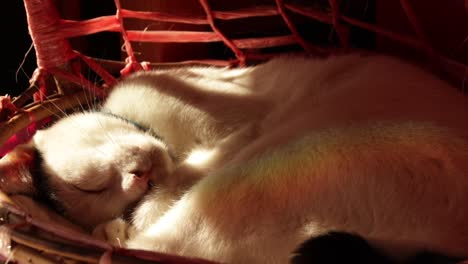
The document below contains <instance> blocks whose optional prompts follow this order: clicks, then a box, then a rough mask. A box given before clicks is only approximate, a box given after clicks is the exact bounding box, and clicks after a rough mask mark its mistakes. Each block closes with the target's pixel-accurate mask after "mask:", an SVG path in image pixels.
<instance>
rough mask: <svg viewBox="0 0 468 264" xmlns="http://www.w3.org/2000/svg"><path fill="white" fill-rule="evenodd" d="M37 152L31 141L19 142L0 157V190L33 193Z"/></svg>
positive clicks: (8, 192)
mask: <svg viewBox="0 0 468 264" xmlns="http://www.w3.org/2000/svg"><path fill="white" fill-rule="evenodd" d="M36 155H37V152H36V150H35V147H34V145H33V143H32V142H31V143H27V144H21V145H18V146H17V147H15V148H14V149H13V150H12V151H10V152H9V153H8V154H6V155H5V156H4V157H3V158H1V159H0V190H1V191H3V192H4V193H6V194H27V195H32V194H34V190H35V189H34V184H33V176H32V173H31V171H32V170H33V169H34V167H35V165H36V162H35V159H36V158H37V157H36Z"/></svg>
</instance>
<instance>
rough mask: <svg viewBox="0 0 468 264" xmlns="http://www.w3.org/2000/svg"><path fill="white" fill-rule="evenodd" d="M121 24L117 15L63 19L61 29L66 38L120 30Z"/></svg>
mask: <svg viewBox="0 0 468 264" xmlns="http://www.w3.org/2000/svg"><path fill="white" fill-rule="evenodd" d="M120 30H121V28H120V24H119V21H118V19H117V18H116V16H115V15H112V16H101V17H96V18H93V19H88V20H82V21H75V20H61V21H60V27H59V31H60V34H61V35H62V37H64V38H73V37H80V36H84V35H90V34H94V33H98V32H102V31H111V32H120Z"/></svg>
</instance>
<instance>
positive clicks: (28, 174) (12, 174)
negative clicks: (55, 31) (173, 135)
mask: <svg viewBox="0 0 468 264" xmlns="http://www.w3.org/2000/svg"><path fill="white" fill-rule="evenodd" d="M172 167H173V163H172V160H171V157H170V155H169V153H168V150H167V148H166V146H165V145H164V143H163V142H162V141H161V140H159V139H157V138H155V137H153V136H152V135H151V134H149V133H147V132H145V131H142V130H141V128H139V127H138V126H136V125H135V124H133V123H131V122H128V121H126V120H123V119H121V118H118V117H115V116H112V115H109V114H102V113H96V112H89V113H79V114H74V115H71V116H69V117H66V118H63V119H61V120H59V121H58V122H57V123H55V124H54V125H52V126H51V127H49V128H47V129H44V130H41V131H38V132H37V133H36V135H34V137H33V139H32V140H31V142H29V143H28V144H25V145H21V146H18V147H16V148H15V149H14V150H13V151H12V152H10V153H9V154H8V155H6V156H5V157H3V158H2V159H1V160H0V182H1V183H2V184H0V187H1V188H2V189H3V191H5V192H7V193H26V194H31V195H36V196H38V197H46V200H49V201H50V202H51V203H52V204H54V205H55V206H56V207H57V209H59V210H63V213H64V214H65V216H67V217H69V218H70V219H71V220H73V221H74V222H76V223H78V224H81V225H83V226H85V227H93V226H95V225H96V224H98V223H101V222H103V221H106V220H109V219H112V218H114V217H118V216H120V215H121V214H122V213H123V212H124V211H125V210H126V209H127V208H128V207H129V206H130V205H132V204H134V203H135V202H137V201H139V200H140V199H141V198H142V196H143V195H144V194H145V193H146V192H147V191H148V188H149V186H150V184H151V183H152V184H158V182H162V181H164V180H165V178H166V177H167V176H168V174H170V172H171V171H172ZM44 192H45V193H44Z"/></svg>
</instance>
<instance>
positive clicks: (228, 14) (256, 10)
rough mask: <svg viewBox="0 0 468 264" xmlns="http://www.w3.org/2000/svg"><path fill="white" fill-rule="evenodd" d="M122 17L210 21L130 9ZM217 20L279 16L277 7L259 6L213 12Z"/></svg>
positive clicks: (204, 22) (123, 12) (177, 21)
mask: <svg viewBox="0 0 468 264" xmlns="http://www.w3.org/2000/svg"><path fill="white" fill-rule="evenodd" d="M120 13H121V16H122V17H124V18H138V19H144V20H155V21H163V22H173V23H184V24H195V25H209V21H208V20H207V19H206V18H204V17H188V16H178V15H174V14H170V13H165V12H149V11H133V10H128V9H121V10H120ZM211 13H212V15H213V17H214V18H215V19H222V20H232V19H241V18H249V17H264V16H275V15H278V14H279V13H278V10H277V9H276V7H271V6H259V7H257V6H256V7H253V8H244V9H238V10H233V11H213V10H212V11H211Z"/></svg>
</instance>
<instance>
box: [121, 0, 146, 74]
mask: <svg viewBox="0 0 468 264" xmlns="http://www.w3.org/2000/svg"><path fill="white" fill-rule="evenodd" d="M114 3H115V7H116V8H117V12H116V14H115V17H116V18H117V21H118V22H119V25H120V33H121V35H122V38H123V41H124V47H125V52H127V58H126V59H125V62H126V63H127V64H126V65H125V67H124V68H123V69H122V70H121V71H120V74H121V75H122V76H125V75H128V74H130V73H132V72H135V71H139V70H142V67H141V65H140V64H139V63H138V61H137V59H136V57H135V53H133V48H132V45H131V43H130V40H129V39H128V35H127V31H126V30H125V27H124V24H123V17H122V13H121V10H122V6H121V5H120V0H114Z"/></svg>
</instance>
